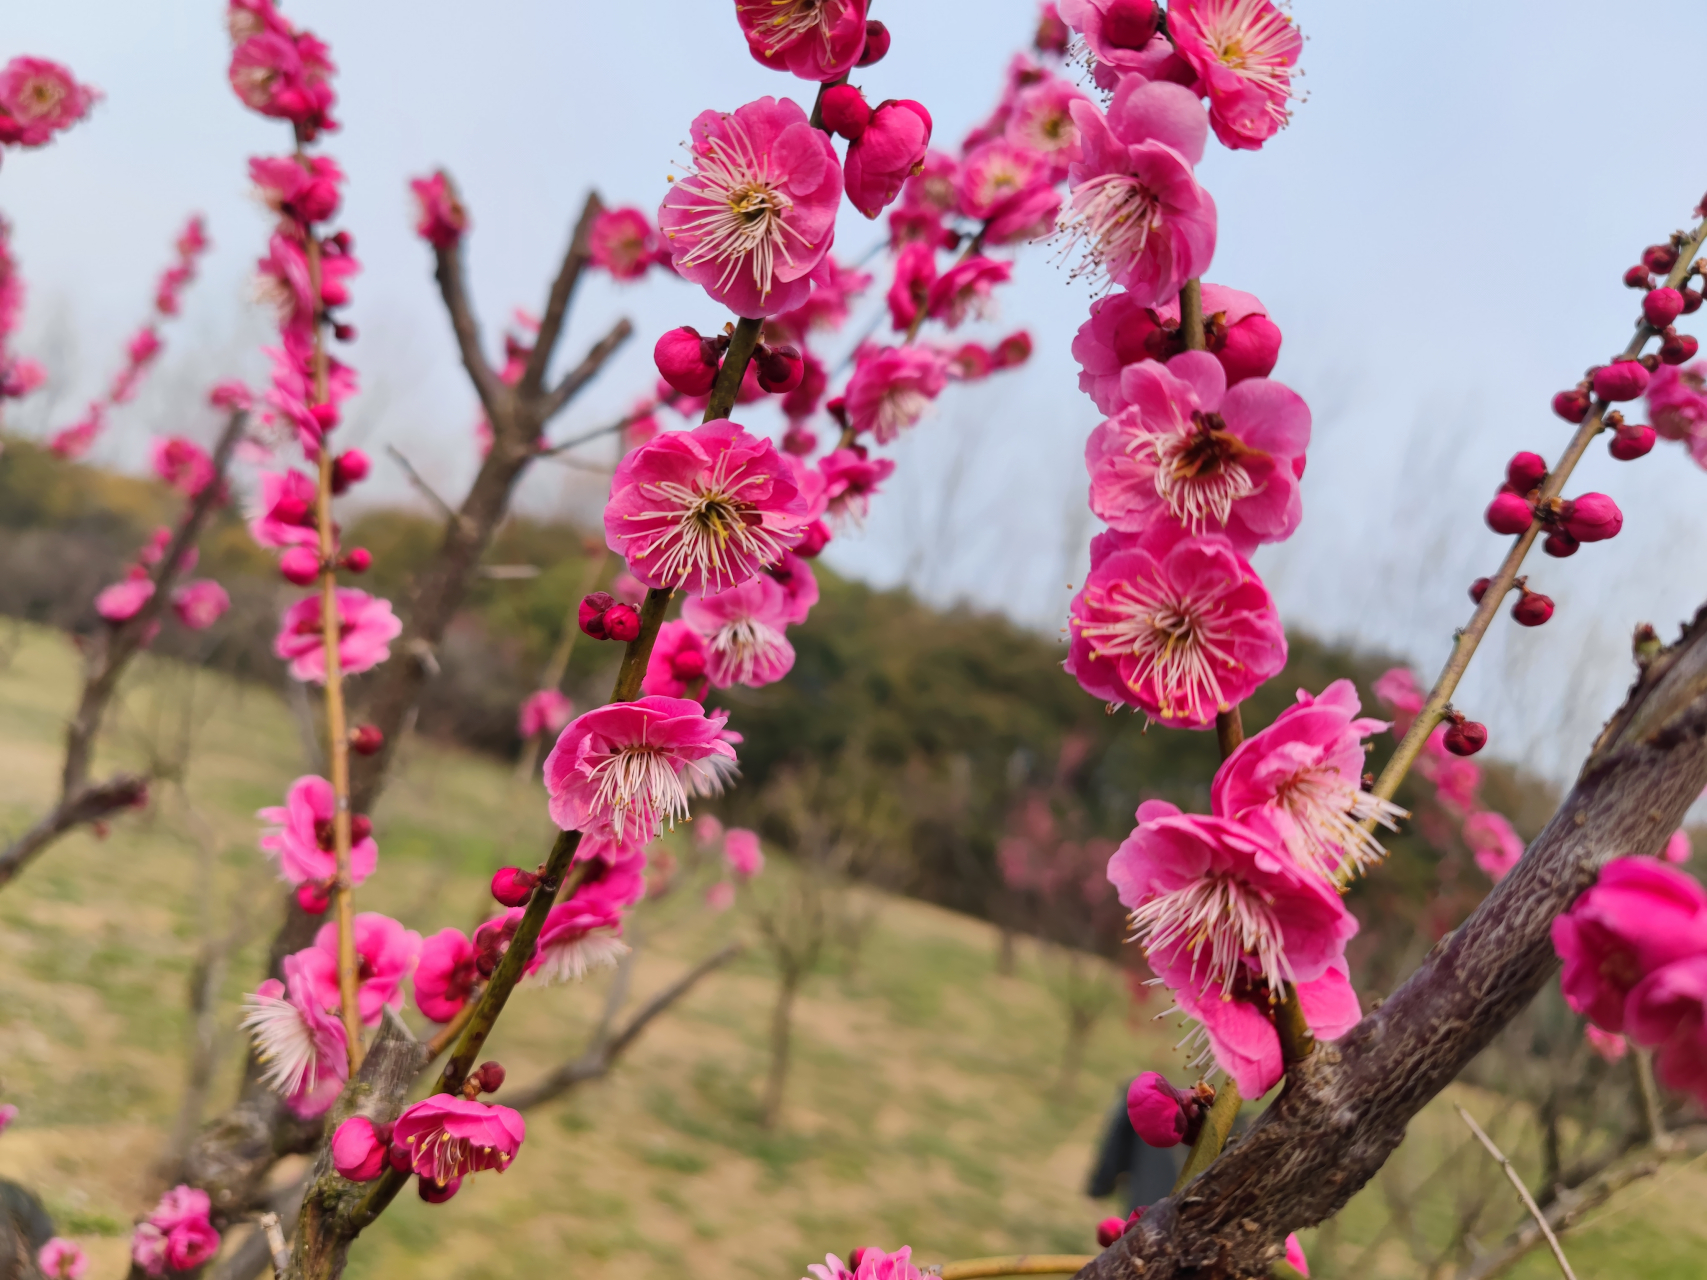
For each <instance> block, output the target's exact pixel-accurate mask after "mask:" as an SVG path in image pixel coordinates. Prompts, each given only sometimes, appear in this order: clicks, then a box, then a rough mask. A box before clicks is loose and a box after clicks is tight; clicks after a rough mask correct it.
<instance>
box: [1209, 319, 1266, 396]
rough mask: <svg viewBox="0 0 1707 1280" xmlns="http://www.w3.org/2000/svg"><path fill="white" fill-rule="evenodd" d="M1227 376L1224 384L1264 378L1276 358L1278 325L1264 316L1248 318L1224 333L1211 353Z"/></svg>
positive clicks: (1229, 384)
mask: <svg viewBox="0 0 1707 1280" xmlns="http://www.w3.org/2000/svg"><path fill="white" fill-rule="evenodd" d="M1212 354H1213V355H1214V357H1215V358H1216V359H1217V360H1219V361H1220V362H1221V368H1222V369H1223V370H1224V371H1225V372H1226V374H1227V385H1228V386H1232V385H1233V384H1234V383H1237V382H1243V381H1244V380H1245V379H1246V378H1266V377H1268V375H1269V374H1271V373H1273V372H1274V365H1275V362H1276V361H1277V360H1279V359H1280V326H1279V325H1277V324H1275V322H1274V321H1272V320H1270V319H1269V318H1268V317H1267V316H1265V315H1255V314H1253V315H1248V316H1246V317H1245V318H1244V319H1243V320H1241V321H1239V323H1238V324H1236V325H1234V326H1233V327H1232V328H1230V329H1228V330H1227V335H1226V337H1224V338H1223V339H1222V340H1221V345H1220V346H1219V347H1218V348H1215V349H1214V350H1213V352H1212Z"/></svg>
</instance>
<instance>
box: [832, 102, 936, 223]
mask: <svg viewBox="0 0 1707 1280" xmlns="http://www.w3.org/2000/svg"><path fill="white" fill-rule="evenodd" d="M930 145H931V113H930V112H928V111H926V110H925V108H924V107H923V106H922V105H920V104H919V103H917V102H913V101H912V100H911V99H901V100H899V101H897V100H894V99H891V100H890V101H888V102H880V103H878V104H877V106H876V108H875V109H874V110H873V111H872V113H871V122H870V123H869V124H868V125H866V127H865V132H863V133H861V134H860V135H859V137H857V138H855V139H854V140H853V141H852V142H850V143H849V144H848V158H847V165H846V167H845V168H844V170H843V174H842V177H843V180H844V183H845V185H846V187H847V194H848V203H849V204H851V205H853V207H854V208H856V209H858V210H859V211H860V212H861V213H863V214H864V215H865V216H866V217H868V218H875V217H876V216H877V215H878V214H880V213H882V212H883V210H884V209H886V208H887V207H888V206H889V205H891V204H893V203H894V202H895V198H896V197H897V196H899V195H900V194H901V188H902V187H903V186H904V185H905V184H906V181H907V179H908V178H910V177H911V176H912V175H913V172H914V170H916V169H918V168H919V166H920V165H922V164H923V163H924V160H925V152H927V151H929V150H930Z"/></svg>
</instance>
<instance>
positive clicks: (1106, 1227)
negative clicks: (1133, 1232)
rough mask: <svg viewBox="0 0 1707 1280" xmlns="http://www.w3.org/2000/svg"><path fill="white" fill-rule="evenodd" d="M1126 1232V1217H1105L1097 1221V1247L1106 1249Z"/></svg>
mask: <svg viewBox="0 0 1707 1280" xmlns="http://www.w3.org/2000/svg"><path fill="white" fill-rule="evenodd" d="M1125 1234H1126V1219H1125V1218H1104V1219H1103V1220H1102V1221H1101V1222H1099V1223H1097V1247H1098V1248H1099V1249H1106V1248H1108V1246H1109V1245H1111V1244H1113V1243H1114V1242H1115V1241H1116V1240H1118V1239H1120V1237H1121V1236H1123V1235H1125Z"/></svg>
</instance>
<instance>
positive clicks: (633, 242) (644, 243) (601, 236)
mask: <svg viewBox="0 0 1707 1280" xmlns="http://www.w3.org/2000/svg"><path fill="white" fill-rule="evenodd" d="M660 252H661V250H660V247H659V242H658V228H657V227H656V226H654V225H653V224H652V220H651V219H650V218H648V217H647V216H646V215H645V214H644V213H642V212H641V211H640V210H639V209H633V208H624V209H606V210H604V211H603V212H602V213H600V214H599V216H598V217H596V218H594V219H593V227H592V232H591V234H589V235H588V237H587V257H588V260H589V261H590V262H591V263H592V264H593V265H594V266H595V267H602V268H603V269H604V270H606V271H608V272H610V273H611V275H612V276H613V277H614V278H615V279H618V280H638V279H640V277H641V276H643V275H645V274H646V268H647V267H650V266H651V265H652V264H653V263H655V262H657V261H658V260H659V254H660ZM663 257H664V259H665V260H666V261H667V260H668V258H669V255H668V254H667V253H665V254H664V255H663Z"/></svg>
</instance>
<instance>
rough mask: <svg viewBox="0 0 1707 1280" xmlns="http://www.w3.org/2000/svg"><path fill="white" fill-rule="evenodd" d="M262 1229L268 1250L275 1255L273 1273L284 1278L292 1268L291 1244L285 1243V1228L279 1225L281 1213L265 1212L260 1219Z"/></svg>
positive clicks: (279, 1277) (281, 1279)
mask: <svg viewBox="0 0 1707 1280" xmlns="http://www.w3.org/2000/svg"><path fill="white" fill-rule="evenodd" d="M256 1221H258V1222H259V1223H260V1224H261V1230H262V1232H263V1233H265V1235H266V1237H267V1252H268V1253H270V1254H272V1256H273V1274H274V1275H275V1276H277V1277H278V1280H284V1277H285V1273H286V1272H288V1271H289V1270H290V1246H289V1245H287V1244H286V1243H285V1238H284V1228H283V1227H281V1226H280V1225H279V1215H278V1214H276V1213H271V1212H268V1213H263V1214H262V1215H261V1216H260V1217H259V1218H258V1219H256Z"/></svg>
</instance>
